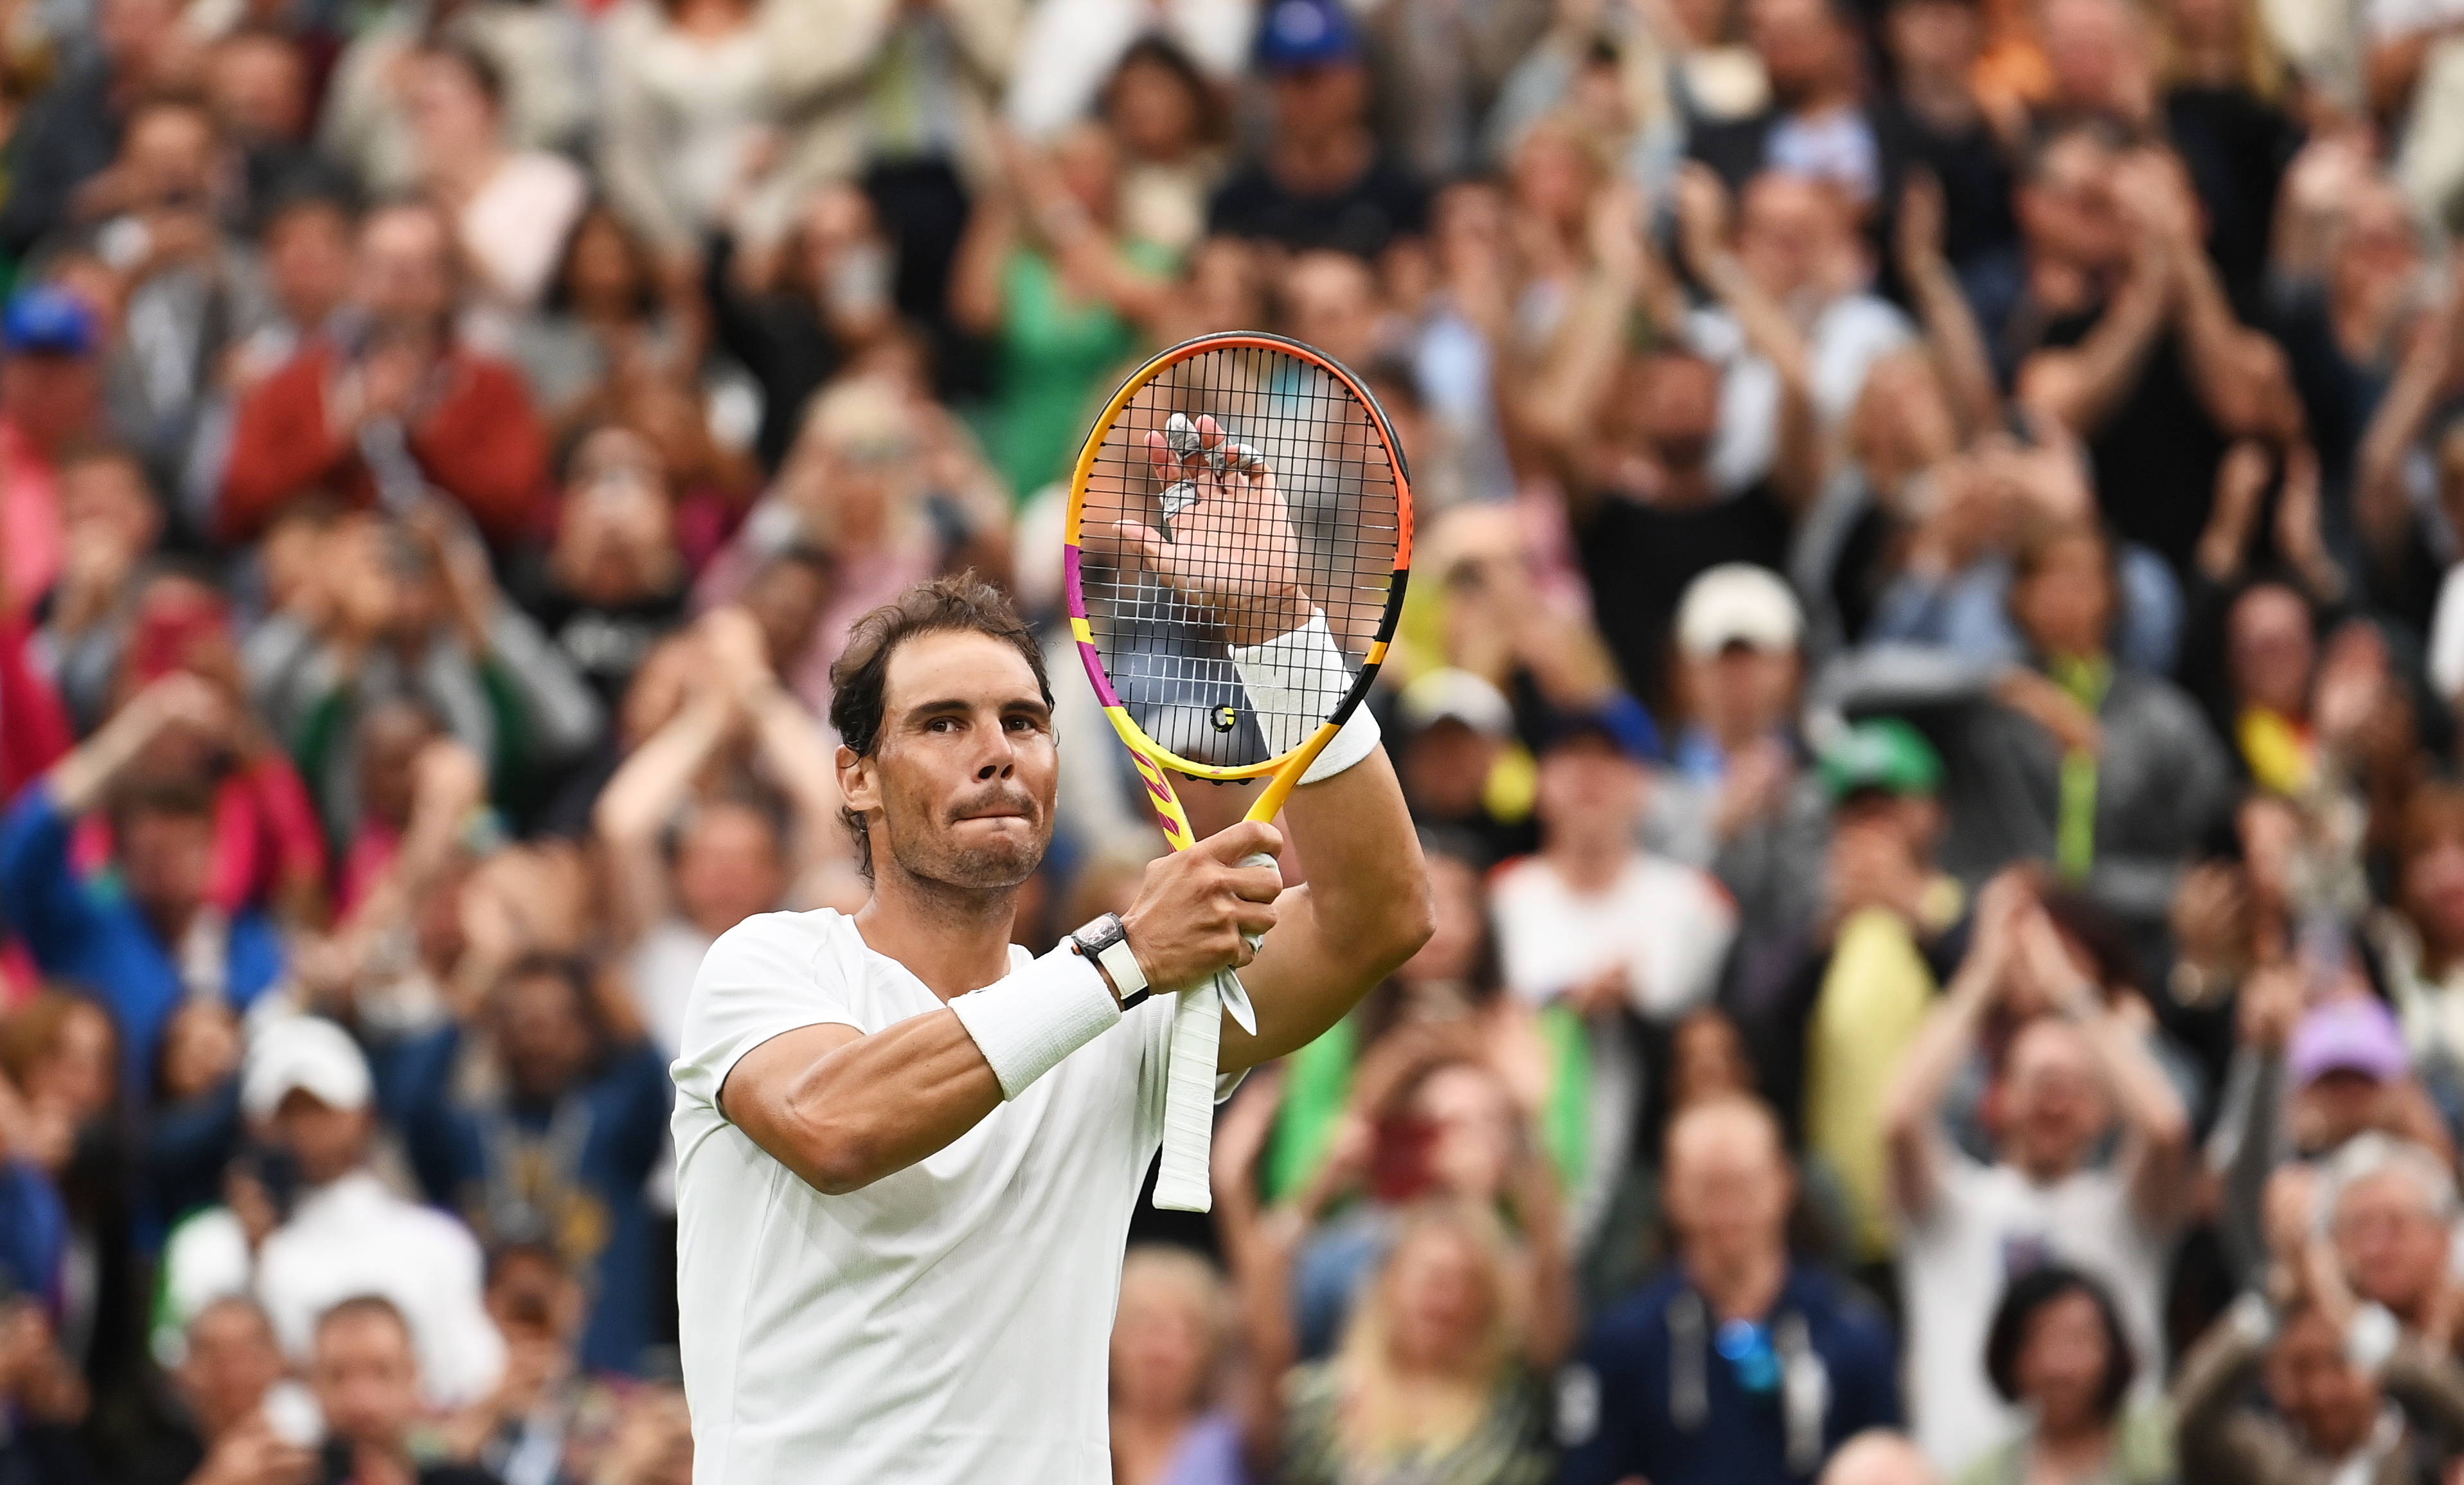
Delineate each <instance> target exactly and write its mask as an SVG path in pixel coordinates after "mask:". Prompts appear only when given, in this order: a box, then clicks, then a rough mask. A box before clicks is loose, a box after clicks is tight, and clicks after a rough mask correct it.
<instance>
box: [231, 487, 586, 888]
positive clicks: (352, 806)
mask: <svg viewBox="0 0 2464 1485" xmlns="http://www.w3.org/2000/svg"><path fill="white" fill-rule="evenodd" d="M317 547H318V554H317V560H318V565H319V570H317V571H315V572H314V573H312V574H310V576H309V578H308V580H307V583H306V584H304V585H303V589H302V591H301V593H300V594H299V595H298V598H297V602H296V603H295V604H294V606H293V608H292V610H291V611H289V612H285V613H281V614H277V615H275V617H273V618H270V619H268V620H267V621H266V622H265V623H263V624H262V625H260V626H259V628H258V632H257V636H256V638H257V645H256V647H255V649H254V651H253V654H251V655H250V656H249V684H250V689H251V691H252V693H253V695H254V697H255V698H256V704H257V706H258V707H259V708H260V709H261V710H262V711H263V713H264V714H265V715H266V717H267V718H268V720H270V721H271V722H272V723H273V725H274V726H275V728H276V729H277V730H278V732H279V733H280V734H281V735H282V736H284V737H287V738H289V739H290V740H291V743H292V746H293V748H294V750H295V752H296V753H297V757H298V759H299V771H300V773H301V774H302V775H303V776H304V777H305V778H306V779H307V780H308V782H309V787H311V788H312V789H313V790H314V791H315V792H316V794H317V797H318V803H319V809H320V810H321V812H322V813H323V815H324V818H325V822H326V828H327V829H328V831H332V832H333V833H335V834H336V835H338V836H339V837H341V838H342V839H344V840H348V839H349V838H350V837H351V836H352V835H353V834H354V833H356V831H357V829H358V825H359V821H360V817H361V809H362V800H361V798H360V793H359V789H360V778H359V774H360V763H361V759H362V753H363V743H364V741H365V740H364V739H363V732H362V729H363V726H364V725H365V723H366V721H367V719H368V718H369V716H370V715H371V714H372V713H373V712H374V710H375V709H376V708H377V707H378V706H379V705H380V704H381V703H383V702H385V701H389V700H397V699H401V700H409V701H412V702H414V703H416V704H418V705H421V706H423V707H425V708H427V709H428V710H429V712H430V713H431V715H433V716H434V717H435V718H437V719H438V720H441V721H442V722H443V723H444V725H445V728H446V730H447V731H448V732H449V733H450V734H451V736H452V737H453V738H454V739H455V740H456V741H458V742H459V743H462V745H463V746H465V747H467V748H469V749H470V750H471V752H472V753H473V754H474V755H475V756H477V757H478V758H480V759H481V760H483V761H484V763H485V764H486V765H487V767H488V768H489V770H490V773H491V776H492V777H493V778H494V779H495V781H496V784H497V787H496V789H495V791H494V793H495V798H496V799H497V800H498V802H499V803H501V804H504V805H507V806H509V807H512V806H518V805H520V804H523V803H526V802H529V799H530V797H531V796H532V795H533V794H534V793H535V791H537V790H539V788H541V787H543V786H544V785H545V784H546V783H548V782H550V781H551V779H552V776H553V773H554V770H556V769H558V768H561V767H562V766H564V765H569V764H571V763H573V762H575V761H576V760H577V759H579V758H580V757H581V756H582V754H583V751H584V750H585V749H587V748H588V747H589V746H590V744H591V743H592V742H593V741H594V740H595V739H596V738H597V737H598V734H599V729H600V727H601V726H602V725H603V720H604V715H605V714H604V713H602V711H601V710H600V706H599V702H598V699H597V698H595V697H594V696H593V695H592V694H591V692H590V689H589V687H588V686H587V685H586V684H585V683H584V682H583V678H582V676H579V675H578V674H576V672H575V670H574V667H573V665H572V664H571V662H570V661H568V660H567V659H566V658H565V656H564V654H563V653H562V652H561V651H559V650H558V649H557V648H556V647H555V646H553V645H551V644H550V643H549V641H548V639H547V637H546V636H545V635H543V634H541V633H540V632H539V626H538V625H537V624H536V623H534V622H532V620H531V619H530V617H529V616H528V615H527V614H525V613H523V612H522V611H521V610H519V609H517V608H516V607H515V606H514V605H513V604H511V603H508V602H506V601H505V598H504V596H503V594H502V593H501V592H500V591H499V590H498V588H497V587H496V584H495V577H494V575H493V574H492V572H491V571H490V569H489V564H488V557H487V553H486V552H485V550H483V549H482V548H481V547H480V545H479V542H478V539H477V537H476V536H475V535H473V533H472V532H470V531H469V530H468V529H466V528H464V527H463V526H462V525H461V523H460V522H459V521H458V520H457V519H456V518H455V516H454V515H453V513H452V512H451V511H450V510H447V509H444V508H442V507H440V506H436V505H428V506H423V507H421V508H420V509H418V510H417V511H415V512H413V513H412V516H411V518H410V519H409V520H407V521H392V520H389V519H386V518H385V517H381V516H376V515H371V514H363V515H354V516H349V517H345V518H343V519H342V520H341V521H339V522H338V523H336V524H335V525H333V526H332V527H331V529H330V530H329V531H328V532H326V533H325V534H324V536H323V537H322V538H321V539H320V540H319V542H318V543H317Z"/></svg>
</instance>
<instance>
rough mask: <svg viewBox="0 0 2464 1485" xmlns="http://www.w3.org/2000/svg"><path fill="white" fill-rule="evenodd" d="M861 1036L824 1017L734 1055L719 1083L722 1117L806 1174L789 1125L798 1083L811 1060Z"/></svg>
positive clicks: (850, 1028)
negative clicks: (825, 1019) (811, 1024)
mask: <svg viewBox="0 0 2464 1485" xmlns="http://www.w3.org/2000/svg"><path fill="white" fill-rule="evenodd" d="M863 1035H864V1032H863V1031H861V1030H859V1029H858V1028H855V1027H852V1026H847V1025H845V1024H844V1023H841V1022H835V1021H825V1022H822V1023H820V1024H817V1025H813V1026H800V1027H796V1028H793V1029H791V1030H789V1031H781V1032H780V1033H779V1034H778V1035H776V1036H773V1037H770V1038H769V1039H767V1040H766V1041H762V1042H759V1043H758V1044H756V1045H755V1046H754V1047H753V1048H752V1049H751V1050H749V1051H747V1052H746V1053H744V1054H743V1055H741V1056H739V1057H737V1059H736V1065H735V1066H734V1067H732V1068H730V1069H728V1072H727V1076H726V1078H725V1079H724V1080H723V1081H722V1082H720V1084H719V1086H718V1100H717V1101H718V1112H719V1115H720V1117H722V1118H724V1119H726V1120H727V1121H728V1122H729V1123H731V1124H734V1125H735V1126H736V1127H737V1128H738V1129H741V1130H743V1131H744V1133H745V1134H746V1136H748V1137H749V1138H750V1139H751V1140H752V1141H753V1142H754V1143H755V1144H758V1145H759V1146H761V1148H762V1149H763V1150H764V1151H766V1152H768V1154H769V1155H770V1157H771V1158H772V1159H774V1160H776V1161H778V1162H779V1163H780V1164H782V1165H785V1166H786V1167H788V1168H789V1169H790V1170H794V1171H796V1172H797V1173H798V1174H799V1175H803V1174H804V1170H803V1162H802V1161H801V1160H800V1159H798V1158H797V1156H796V1144H795V1141H794V1139H793V1138H792V1135H791V1131H790V1129H789V1119H790V1117H791V1116H790V1112H789V1111H790V1110H791V1108H792V1107H793V1104H794V1095H795V1091H796V1087H797V1085H798V1083H800V1082H801V1081H802V1080H803V1077H804V1075H806V1074H807V1073H809V1072H811V1071H812V1068H813V1064H814V1063H816V1062H819V1061H821V1060H822V1059H823V1058H824V1057H826V1056H828V1055H829V1054H830V1053H834V1052H836V1051H838V1050H839V1049H840V1048H842V1047H845V1046H847V1045H849V1044H850V1043H853V1042H855V1041H857V1040H859V1039H861V1038H862V1037H863Z"/></svg>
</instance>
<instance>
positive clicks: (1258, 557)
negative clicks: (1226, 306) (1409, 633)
mask: <svg viewBox="0 0 2464 1485" xmlns="http://www.w3.org/2000/svg"><path fill="white" fill-rule="evenodd" d="M1176 414H1177V415H1178V416H1180V417H1182V418H1186V419H1188V420H1190V421H1191V422H1196V421H1197V420H1199V418H1201V417H1211V418H1213V419H1214V420H1215V422H1216V424H1217V425H1218V426H1219V427H1220V429H1221V433H1222V438H1221V442H1220V443H1219V444H1218V445H1216V450H1217V451H1218V455H1217V456H1215V457H1206V458H1203V459H1201V460H1200V461H1199V466H1198V467H1197V468H1195V469H1181V468H1178V467H1177V466H1176V468H1175V469H1173V470H1171V471H1168V472H1167V474H1166V475H1165V476H1164V477H1161V478H1159V477H1157V475H1156V472H1155V463H1154V460H1153V457H1152V455H1151V454H1150V452H1149V448H1148V443H1147V436H1146V435H1147V434H1148V432H1157V433H1164V432H1167V431H1168V429H1169V426H1170V425H1171V424H1172V421H1173V419H1174V417H1175V415H1176ZM1240 446H1246V449H1247V450H1249V451H1254V453H1255V454H1256V455H1257V456H1258V457H1259V458H1262V459H1263V460H1264V461H1265V464H1266V466H1267V469H1268V470H1269V471H1270V472H1271V477H1272V485H1273V490H1274V495H1273V496H1266V495H1263V494H1252V493H1251V492H1250V491H1249V490H1248V489H1247V477H1246V476H1245V475H1244V474H1243V472H1242V471H1241V469H1240V468H1239V467H1238V466H1237V461H1236V462H1235V463H1234V467H1231V468H1228V469H1223V470H1221V471H1219V470H1218V469H1217V468H1216V467H1215V465H1216V464H1217V463H1218V462H1219V461H1220V457H1221V453H1228V452H1229V451H1232V450H1234V449H1236V448H1238V447H1240ZM1175 477H1188V478H1191V479H1193V480H1194V481H1195V482H1196V485H1197V490H1198V494H1199V500H1198V503H1197V504H1195V505H1193V506H1191V507H1189V508H1187V509H1185V510H1182V511H1181V512H1180V513H1179V514H1178V515H1177V516H1176V517H1174V518H1172V519H1171V520H1170V521H1166V519H1165V517H1164V514H1163V503H1162V499H1163V494H1164V491H1165V489H1166V488H1167V487H1168V486H1169V485H1170V484H1171V483H1172V481H1173V479H1174V478H1175ZM1278 497H1279V498H1278ZM1115 521H1130V522H1134V523H1137V524H1139V525H1143V526H1146V527H1148V528H1150V529H1152V530H1155V531H1158V532H1160V533H1163V534H1165V535H1166V536H1167V537H1168V538H1169V540H1170V541H1171V542H1172V545H1171V546H1170V547H1168V548H1167V552H1168V553H1169V554H1170V555H1169V557H1168V559H1167V560H1171V559H1177V558H1181V557H1183V556H1188V557H1191V558H1194V559H1199V560H1201V561H1202V563H1203V567H1204V574H1203V576H1202V577H1201V578H1199V579H1198V580H1196V581H1194V582H1193V581H1190V580H1188V579H1184V580H1183V581H1182V582H1181V583H1179V584H1176V583H1174V582H1172V581H1167V580H1166V578H1165V576H1164V575H1162V574H1159V573H1157V572H1155V571H1152V570H1148V568H1147V567H1146V566H1145V565H1143V564H1142V563H1140V562H1138V561H1136V560H1134V559H1131V560H1120V559H1116V558H1115V557H1113V556H1111V554H1110V551H1109V549H1108V548H1107V547H1106V546H1105V545H1104V544H1102V543H1091V544H1090V545H1089V548H1088V550H1087V553H1086V557H1085V560H1084V565H1083V567H1082V572H1081V587H1082V591H1083V593H1084V595H1085V599H1086V607H1087V612H1088V617H1089V629H1090V632H1092V634H1093V637H1094V640H1095V646H1096V650H1097V652H1098V655H1099V657H1100V659H1101V660H1102V663H1103V665H1104V668H1105V670H1106V672H1107V674H1108V676H1109V677H1110V679H1111V683H1112V687H1113V690H1114V691H1115V693H1116V694H1118V695H1119V696H1120V698H1121V699H1122V701H1123V704H1124V705H1126V706H1127V707H1128V708H1129V710H1130V712H1131V715H1132V718H1133V720H1135V721H1136V722H1137V723H1138V725H1139V727H1140V728H1141V729H1142V730H1143V731H1145V732H1146V734H1147V735H1148V736H1149V737H1150V738H1152V739H1154V740H1155V742H1156V743H1161V744H1162V745H1163V746H1164V747H1166V748H1168V749H1170V750H1171V751H1173V752H1175V753H1177V754H1179V755H1181V756H1182V757H1184V758H1188V759H1191V760H1192V761H1194V762H1199V763H1205V764H1209V765H1218V766H1242V765H1255V764H1262V763H1265V762H1267V761H1268V760H1270V759H1271V758H1273V757H1274V756H1276V754H1277V752H1279V751H1281V750H1280V749H1270V746H1269V743H1268V740H1269V739H1272V738H1279V737H1280V738H1289V737H1292V736H1294V735H1296V734H1297V735H1298V736H1304V737H1305V736H1306V735H1307V733H1308V732H1309V730H1312V729H1314V727H1315V726H1316V725H1317V724H1318V723H1319V722H1321V721H1324V720H1326V718H1325V717H1324V716H1309V717H1296V716H1286V715H1284V714H1283V713H1280V712H1267V713H1265V714H1263V715H1262V714H1261V713H1260V712H1259V711H1258V710H1257V702H1256V699H1255V698H1250V697H1248V696H1247V695H1246V694H1245V693H1244V692H1243V689H1242V687H1241V683H1240V677H1239V674H1238V672H1237V670H1236V669H1235V668H1234V666H1233V664H1232V660H1231V654H1230V637H1229V635H1228V634H1227V633H1226V632H1225V631H1224V628H1223V623H1222V613H1221V611H1220V609H1219V605H1218V602H1217V601H1216V596H1215V595H1218V594H1230V595H1236V596H1246V597H1260V596H1264V595H1265V593H1266V592H1268V591H1269V590H1270V589H1271V588H1272V587H1274V586H1275V585H1276V584H1277V582H1278V581H1279V577H1280V570H1279V569H1283V568H1285V567H1286V566H1287V565H1288V568H1289V570H1291V571H1293V572H1294V573H1296V575H1297V577H1298V580H1299V583H1300V587H1301V588H1302V590H1303V591H1304V592H1305V593H1306V594H1307V596H1308V598H1309V601H1310V602H1312V603H1313V604H1314V605H1315V606H1316V607H1317V608H1318V609H1319V610H1322V611H1323V612H1324V614H1325V617H1326V623H1327V628H1328V630H1329V631H1330V632H1331V633H1332V634H1333V636H1334V638H1335V643H1336V648H1337V649H1338V650H1339V651H1340V652H1341V653H1342V658H1343V660H1344V667H1343V669H1342V670H1341V671H1340V672H1339V673H1338V672H1337V671H1336V670H1335V669H1334V668H1333V667H1332V666H1331V665H1322V666H1316V667H1314V669H1316V670H1319V671H1321V672H1322V673H1323V674H1318V675H1313V676H1310V677H1309V679H1310V680H1311V681H1312V682H1313V685H1312V686H1311V687H1310V688H1309V690H1311V691H1314V692H1315V693H1317V694H1318V695H1320V696H1323V697H1329V698H1331V697H1336V696H1340V695H1341V694H1342V693H1343V692H1344V691H1345V690H1347V689H1349V687H1350V684H1351V681H1352V678H1353V676H1355V675H1356V674H1357V673H1358V670H1359V667H1360V666H1361V664H1362V663H1363V661H1364V660H1365V658H1366V656H1367V653H1368V650H1369V647H1370V645H1371V644H1372V643H1373V642H1374V640H1375V638H1376V635H1377V632H1378V629H1379V626H1380V623H1381V621H1382V619H1383V617H1384V614H1385V611H1386V609H1387V599H1388V595H1389V593H1390V591H1391V589H1392V586H1393V581H1394V565H1395V555H1396V550H1397V546H1398V545H1399V543H1400V541H1401V531H1402V514H1401V501H1400V498H1399V493H1398V490H1397V482H1396V477H1395V468H1394V465H1393V462H1392V459H1391V456H1390V455H1389V454H1388V453H1387V449H1386V444H1385V440H1384V438H1383V437H1382V436H1381V435H1380V433H1379V432H1378V430H1377V426H1376V424H1375V420H1374V419H1373V417H1372V416H1371V414H1370V412H1369V410H1368V409H1367V408H1366V407H1364V406H1363V405H1362V403H1361V402H1360V401H1359V399H1358V398H1356V397H1355V396H1354V395H1353V393H1352V391H1351V389H1350V388H1348V387H1346V386H1345V385H1344V384H1343V383H1342V381H1340V380H1339V379H1338V378H1336V377H1334V376H1333V375H1331V373H1329V372H1328V371H1326V370H1325V369H1324V368H1322V367H1320V366H1316V365H1314V364H1313V363H1310V362H1309V361H1306V360H1304V359H1302V358H1300V357H1298V356H1294V355H1291V354H1289V353H1287V352H1283V351H1278V350H1273V349H1268V348H1263V347H1238V348H1215V349H1210V350H1206V351H1202V352H1199V354H1197V355H1195V356H1192V357H1190V358H1189V359H1188V360H1186V361H1183V362H1180V363H1178V364H1177V365H1175V366H1171V367H1169V368H1167V369H1166V370H1165V371H1164V372H1163V373H1162V374H1161V375H1159V376H1157V377H1156V378H1155V380H1154V381H1152V382H1150V383H1149V384H1148V385H1147V386H1146V387H1145V388H1141V389H1140V390H1139V391H1138V393H1137V394H1136V395H1135V396H1134V397H1133V399H1132V400H1131V402H1130V403H1129V405H1128V406H1127V407H1126V408H1124V409H1123V410H1122V411H1121V413H1120V414H1119V416H1117V417H1116V418H1115V419H1114V421H1113V424H1112V426H1111V428H1110V429H1108V430H1107V431H1106V433H1105V436H1104V439H1103V442H1102V444H1101V445H1100V446H1099V449H1098V452H1097V455H1096V460H1095V466H1094V469H1093V471H1092V473H1091V477H1090V478H1089V485H1088V494H1087V501H1086V507H1085V523H1086V526H1087V527H1089V528H1090V529H1099V530H1100V529H1103V528H1109V527H1110V526H1111V524H1112V523H1113V522H1115ZM1184 547H1186V548H1188V550H1187V551H1186V552H1184V550H1183V548H1184ZM1195 588H1203V589H1204V591H1197V590H1193V589H1195Z"/></svg>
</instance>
